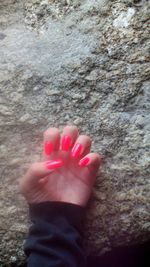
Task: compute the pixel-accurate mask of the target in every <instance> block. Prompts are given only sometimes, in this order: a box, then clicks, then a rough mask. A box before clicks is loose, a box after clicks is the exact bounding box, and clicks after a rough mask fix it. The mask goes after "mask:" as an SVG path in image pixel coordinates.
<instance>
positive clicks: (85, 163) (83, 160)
mask: <svg viewBox="0 0 150 267" xmlns="http://www.w3.org/2000/svg"><path fill="white" fill-rule="evenodd" d="M89 161H90V159H89V158H88V157H85V158H83V159H81V160H80V161H79V166H80V167H84V166H87V164H88V163H89Z"/></svg>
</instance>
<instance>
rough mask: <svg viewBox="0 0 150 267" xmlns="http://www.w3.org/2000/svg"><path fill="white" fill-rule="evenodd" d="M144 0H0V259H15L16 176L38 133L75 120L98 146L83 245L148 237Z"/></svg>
mask: <svg viewBox="0 0 150 267" xmlns="http://www.w3.org/2000/svg"><path fill="white" fill-rule="evenodd" d="M148 19H149V2H148V1H144V0H143V1H133V0H130V1H123V0H118V1H115V0H114V1H109V0H97V1H96V0H82V1H81V0H80V1H78V0H73V1H69V0H63V1H60V0H49V1H48V0H43V1H42V0H28V1H26V0H22V1H19V0H1V1H0V165H1V168H0V172H1V174H0V240H1V241H0V266H1V267H9V266H21V265H22V264H23V263H24V262H25V256H24V253H23V244H24V241H25V239H26V236H27V232H28V227H29V225H30V221H29V218H28V206H27V204H26V202H25V200H24V198H23V197H22V196H21V194H20V192H19V187H18V181H19V179H21V177H22V175H23V174H24V172H25V171H26V169H27V168H28V166H29V165H30V163H31V162H34V161H36V160H39V159H40V153H41V146H42V133H43V131H44V130H45V129H46V128H47V127H49V126H56V127H63V126H64V125H66V124H74V125H77V126H78V127H79V130H80V131H81V133H83V134H85V133H87V134H89V135H90V136H91V137H92V138H93V140H94V142H93V150H94V151H97V152H99V153H100V154H102V155H103V166H102V169H101V173H99V175H98V177H97V182H96V185H95V187H94V191H93V195H92V198H91V200H90V202H89V205H88V212H87V215H86V221H85V231H84V232H85V237H84V249H85V252H86V254H87V255H89V254H90V255H101V254H103V253H105V252H106V251H110V250H111V249H112V248H113V247H118V246H122V245H129V244H138V243H143V242H144V241H146V240H148V239H149V238H150V115H149V114H150V82H149V78H150V65H149V46H150V39H149V36H150V32H149V27H148Z"/></svg>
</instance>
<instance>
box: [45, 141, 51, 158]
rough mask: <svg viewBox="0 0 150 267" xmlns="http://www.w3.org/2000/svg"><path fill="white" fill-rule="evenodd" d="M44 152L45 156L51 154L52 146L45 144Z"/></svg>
mask: <svg viewBox="0 0 150 267" xmlns="http://www.w3.org/2000/svg"><path fill="white" fill-rule="evenodd" d="M44 152H45V154H46V155H50V153H51V152H52V144H51V143H48V142H46V143H45V144H44Z"/></svg>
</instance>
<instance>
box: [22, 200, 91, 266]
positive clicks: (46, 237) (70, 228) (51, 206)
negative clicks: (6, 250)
mask: <svg viewBox="0 0 150 267" xmlns="http://www.w3.org/2000/svg"><path fill="white" fill-rule="evenodd" d="M29 213H30V218H31V221H32V222H33V225H32V226H31V228H30V230H29V234H28V238H27V240H26V242H25V246H24V251H25V254H26V255H27V266H28V267H85V266H86V258H85V255H84V253H83V249H82V219H83V217H84V214H85V209H84V208H83V207H80V206H78V205H75V204H70V203H64V202H44V203H39V204H30V205H29Z"/></svg>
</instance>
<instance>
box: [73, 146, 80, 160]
mask: <svg viewBox="0 0 150 267" xmlns="http://www.w3.org/2000/svg"><path fill="white" fill-rule="evenodd" d="M81 150H82V145H81V144H76V145H75V146H74V147H73V149H72V152H71V156H72V157H73V158H77V157H79V156H80V154H81Z"/></svg>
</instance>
